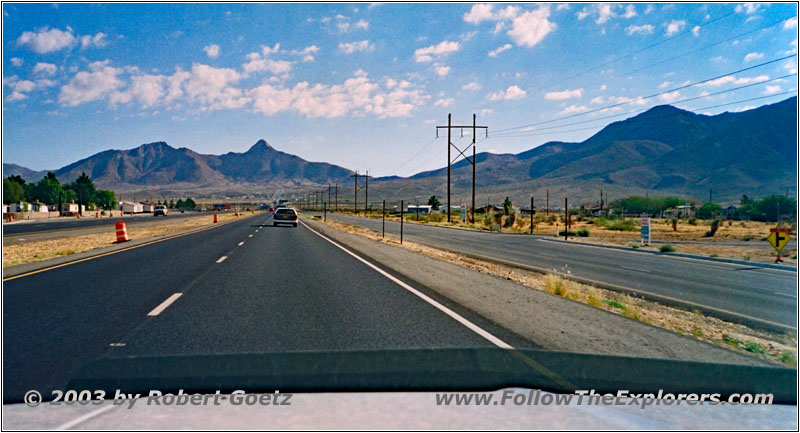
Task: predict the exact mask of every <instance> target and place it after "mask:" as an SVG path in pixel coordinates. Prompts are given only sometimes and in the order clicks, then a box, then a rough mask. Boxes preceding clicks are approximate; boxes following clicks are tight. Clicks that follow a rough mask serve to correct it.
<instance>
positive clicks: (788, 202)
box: [756, 194, 797, 221]
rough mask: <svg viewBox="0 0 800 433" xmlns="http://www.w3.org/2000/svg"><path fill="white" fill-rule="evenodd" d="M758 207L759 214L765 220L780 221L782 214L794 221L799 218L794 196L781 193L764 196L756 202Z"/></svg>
mask: <svg viewBox="0 0 800 433" xmlns="http://www.w3.org/2000/svg"><path fill="white" fill-rule="evenodd" d="M756 209H757V211H758V214H759V215H760V216H762V217H763V221H778V220H779V219H781V215H782V216H784V217H788V218H789V219H790V220H792V221H794V220H796V219H797V202H796V201H795V200H794V199H793V198H790V197H786V196H783V195H779V194H773V195H768V196H766V197H764V198H762V199H761V200H759V201H758V203H757V204H756ZM778 212H780V215H779V214H778Z"/></svg>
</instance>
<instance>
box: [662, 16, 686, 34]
mask: <svg viewBox="0 0 800 433" xmlns="http://www.w3.org/2000/svg"><path fill="white" fill-rule="evenodd" d="M666 26H667V32H666V36H667V37H669V36H672V35H674V34H676V33H678V32H679V31H681V30H683V28H684V27H686V21H685V20H672V21H670V22H669V24H667V25H666Z"/></svg>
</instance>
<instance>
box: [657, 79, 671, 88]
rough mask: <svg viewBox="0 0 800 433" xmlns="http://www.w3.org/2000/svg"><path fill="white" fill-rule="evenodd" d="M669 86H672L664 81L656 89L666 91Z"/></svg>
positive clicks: (669, 82)
mask: <svg viewBox="0 0 800 433" xmlns="http://www.w3.org/2000/svg"><path fill="white" fill-rule="evenodd" d="M670 84H672V82H671V81H664V82H663V83H661V84H659V85H658V88H659V89H666V88H667V87H668V86H669V85H670Z"/></svg>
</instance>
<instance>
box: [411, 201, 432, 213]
mask: <svg viewBox="0 0 800 433" xmlns="http://www.w3.org/2000/svg"><path fill="white" fill-rule="evenodd" d="M407 209H408V210H407V211H406V212H408V213H417V212H419V213H420V215H428V214H430V213H431V211H432V209H433V206H431V205H427V204H420V205H413V204H410V205H408V208H407Z"/></svg>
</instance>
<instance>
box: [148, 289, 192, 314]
mask: <svg viewBox="0 0 800 433" xmlns="http://www.w3.org/2000/svg"><path fill="white" fill-rule="evenodd" d="M181 295H183V293H173V294H172V296H170V297H169V298H167V299H166V300H165V301H164V302H162V303H161V305H159V306H158V307H156V308H153V311H151V312H149V313H147V315H148V316H158V315H159V314H161V312H162V311H164V310H166V309H167V307H169V306H170V305H172V303H173V302H175V301H176V300H177V299H178V298H180V297H181Z"/></svg>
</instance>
